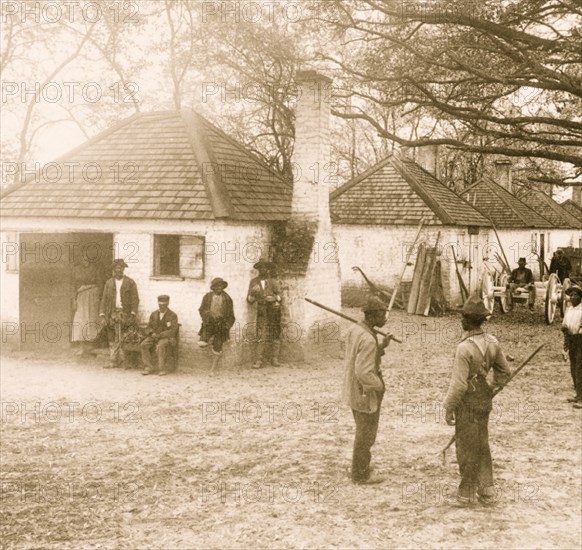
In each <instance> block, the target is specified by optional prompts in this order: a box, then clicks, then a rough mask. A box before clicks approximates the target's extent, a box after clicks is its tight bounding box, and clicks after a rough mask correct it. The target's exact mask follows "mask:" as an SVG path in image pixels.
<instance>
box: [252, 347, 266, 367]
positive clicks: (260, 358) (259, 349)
mask: <svg viewBox="0 0 582 550" xmlns="http://www.w3.org/2000/svg"><path fill="white" fill-rule="evenodd" d="M264 354H265V342H259V343H258V344H257V357H256V360H255V364H254V365H253V369H262V368H263V356H264Z"/></svg>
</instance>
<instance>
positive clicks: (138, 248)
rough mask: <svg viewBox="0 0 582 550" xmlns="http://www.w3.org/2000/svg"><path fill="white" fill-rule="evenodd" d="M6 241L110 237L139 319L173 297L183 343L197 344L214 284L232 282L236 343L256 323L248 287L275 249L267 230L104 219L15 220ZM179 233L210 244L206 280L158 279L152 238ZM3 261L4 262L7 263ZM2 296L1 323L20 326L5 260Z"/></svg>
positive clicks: (6, 226) (14, 283)
mask: <svg viewBox="0 0 582 550" xmlns="http://www.w3.org/2000/svg"><path fill="white" fill-rule="evenodd" d="M2 228H3V232H2V238H3V239H4V240H5V239H6V238H7V234H8V233H9V232H11V231H18V232H26V233H71V232H79V233H97V232H104V233H112V232H113V234H114V242H115V247H116V251H118V256H119V257H123V258H125V259H126V261H127V263H128V264H129V268H128V269H126V275H127V276H129V277H131V278H132V279H134V280H135V282H136V284H137V287H138V291H139V295H140V307H139V312H138V315H139V317H140V319H141V320H142V321H147V319H148V318H149V314H150V313H151V312H152V311H153V310H155V309H156V308H157V296H158V295H159V294H169V295H170V297H171V303H170V307H171V309H173V310H174V311H175V312H176V313H177V314H178V318H179V320H180V323H182V329H181V333H180V334H181V339H182V341H183V342H184V343H190V344H192V343H194V342H197V341H198V336H197V333H198V331H199V329H200V324H201V320H200V316H199V314H198V308H199V307H200V302H201V300H202V296H203V295H204V293H206V292H208V291H209V290H210V289H209V285H210V281H211V279H213V278H214V277H222V278H223V279H226V280H227V281H228V282H229V286H228V289H227V292H228V293H229V294H230V296H231V297H232V299H233V301H234V308H235V315H236V318H237V324H236V325H235V327H234V329H233V338H235V339H237V338H238V339H239V340H240V338H241V335H242V332H243V330H244V329H245V325H246V324H247V323H248V322H249V321H252V310H251V306H249V305H248V304H247V302H246V294H247V290H248V284H249V281H250V279H251V277H253V276H254V275H255V274H256V272H255V271H254V270H253V264H254V263H255V262H256V261H258V259H259V257H260V256H261V252H263V253H264V255H265V256H267V255H268V251H269V247H270V246H272V244H271V242H270V239H271V233H270V229H269V225H268V224H266V223H264V224H261V225H256V224H250V223H248V224H245V223H236V224H227V223H225V222H218V221H217V222H207V221H200V222H180V221H167V220H164V221H163V222H156V221H155V220H104V219H95V220H93V219H54V220H52V219H42V220H41V219H36V220H28V219H16V218H4V219H3V220H2ZM159 233H175V234H181V235H199V236H204V237H205V239H206V261H205V274H204V278H203V279H186V280H154V279H153V278H152V268H153V237H152V235H153V234H159ZM3 260H4V259H3ZM1 275H2V277H1V287H0V295H1V300H2V302H1V303H2V312H1V320H2V322H3V323H4V322H8V321H10V322H17V321H18V316H19V306H18V274H17V273H8V272H7V263H6V262H5V261H3V263H2V269H1Z"/></svg>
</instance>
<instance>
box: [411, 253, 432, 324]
mask: <svg viewBox="0 0 582 550" xmlns="http://www.w3.org/2000/svg"><path fill="white" fill-rule="evenodd" d="M435 261H436V249H435V248H429V249H427V251H426V258H425V260H424V266H423V269H422V277H421V279H420V289H419V291H418V300H417V302H416V310H415V313H416V314H417V315H423V314H424V310H425V308H426V304H427V303H428V302H429V299H430V280H431V277H432V273H433V269H434V263H435Z"/></svg>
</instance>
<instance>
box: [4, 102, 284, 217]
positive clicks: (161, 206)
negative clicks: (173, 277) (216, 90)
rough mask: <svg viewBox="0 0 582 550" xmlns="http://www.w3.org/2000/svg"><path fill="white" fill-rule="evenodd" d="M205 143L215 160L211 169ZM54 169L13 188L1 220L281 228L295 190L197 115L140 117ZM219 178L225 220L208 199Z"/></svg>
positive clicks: (171, 113)
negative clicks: (218, 222) (240, 223)
mask: <svg viewBox="0 0 582 550" xmlns="http://www.w3.org/2000/svg"><path fill="white" fill-rule="evenodd" d="M192 128H194V130H195V131H196V132H198V134H195V135H192V133H191V130H192ZM194 142H196V143H194ZM200 144H202V147H203V148H206V149H205V150H204V151H203V153H204V155H203V157H204V158H209V159H211V161H210V162H208V163H205V164H204V166H201V165H200V155H198V156H197V154H196V151H195V146H196V145H198V146H200ZM197 152H198V153H200V148H198V151H197ZM57 166H58V167H59V168H60V169H61V174H60V177H55V175H54V174H55V173H58V168H57ZM51 167H53V168H52V171H49V170H46V169H43V170H41V172H40V173H39V174H38V175H37V176H36V177H33V178H30V180H28V181H26V182H24V183H19V184H17V185H15V186H13V187H11V188H9V189H7V190H6V192H5V193H4V195H3V197H2V201H1V213H2V215H3V216H25V217H26V216H35V217H43V216H50V217H55V216H59V217H64V216H67V217H93V218H95V217H99V218H130V219H138V218H150V219H189V220H206V219H216V218H217V217H227V218H229V219H233V220H244V221H279V220H286V219H288V218H289V216H290V214H291V196H292V184H291V183H290V182H286V181H284V180H283V179H282V178H281V177H280V176H279V175H277V174H276V173H274V172H273V171H272V170H270V169H269V168H268V167H267V166H266V165H265V164H264V163H263V162H261V161H260V160H259V159H257V158H256V157H254V156H253V155H252V154H251V153H249V152H248V151H247V150H246V149H245V148H244V147H243V146H241V145H240V144H238V143H236V142H235V141H234V140H232V139H230V138H229V137H228V136H226V135H225V134H224V133H223V132H222V131H220V130H219V129H218V128H216V127H215V126H213V125H212V124H211V123H210V122H208V121H207V120H206V119H204V118H203V117H201V116H200V115H198V114H197V113H194V112H193V111H181V112H178V111H165V112H156V113H147V114H139V115H134V116H132V117H130V118H129V119H126V120H124V121H122V122H121V123H119V124H117V125H115V126H114V127H112V128H110V129H109V130H106V131H104V132H102V133H101V134H99V135H97V136H96V137H95V138H93V139H91V140H89V141H88V142H87V143H85V144H83V145H81V146H80V147H78V148H76V149H74V150H73V151H71V153H69V154H68V155H65V156H64V157H62V158H61V159H58V160H57V161H56V162H55V163H51ZM216 173H218V174H219V176H217V178H219V179H220V178H221V179H220V183H221V184H223V187H224V188H225V192H226V195H227V196H226V197H221V200H222V201H223V202H220V201H219V202H218V204H219V205H222V204H223V203H226V204H227V205H228V207H229V208H228V209H227V210H228V211H227V212H226V215H225V213H224V212H221V213H220V215H217V212H216V208H217V206H216V205H217V201H216V200H215V199H216V197H213V196H209V193H213V192H215V190H217V189H218V188H217V187H216V186H214V187H213V186H209V185H208V181H209V180H210V179H212V174H216ZM204 178H208V179H207V180H205V179H204ZM215 179H216V178H215ZM213 183H214V184H216V182H215V181H214V182H213ZM218 191H220V189H218ZM218 191H216V192H218Z"/></svg>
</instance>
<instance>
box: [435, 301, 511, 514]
mask: <svg viewBox="0 0 582 550" xmlns="http://www.w3.org/2000/svg"><path fill="white" fill-rule="evenodd" d="M489 315H490V312H489V311H488V310H487V308H486V307H485V305H484V304H483V301H482V300H481V298H480V297H479V295H477V294H474V295H472V296H471V297H470V298H469V299H468V300H467V301H466V302H465V305H464V306H463V316H462V319H461V324H462V326H463V331H464V333H463V336H462V338H461V342H460V343H459V345H458V346H457V351H456V353H455V360H454V363H453V372H452V376H451V381H450V385H449V389H448V392H447V396H446V398H445V403H444V408H445V410H446V417H445V418H446V422H447V424H448V425H449V426H455V438H456V449H457V462H458V464H459V471H460V473H461V484H460V486H459V490H458V493H457V502H458V504H459V505H461V506H466V505H470V504H473V503H474V502H475V501H476V498H477V497H478V498H479V501H480V502H481V503H482V504H486V505H488V504H493V503H494V502H495V486H494V484H493V467H492V461H491V450H490V448H489V434H488V424H489V414H490V412H491V409H492V398H493V395H494V393H495V390H496V388H499V387H502V386H504V385H505V384H506V383H507V382H508V381H509V378H510V376H511V371H510V370H509V367H508V366H507V361H506V359H505V356H504V355H503V352H502V351H501V348H500V346H499V344H498V342H497V339H496V338H495V337H494V336H492V335H491V334H486V333H485V332H484V331H483V329H482V328H481V325H482V324H483V322H484V321H485V320H486V318H487V317H488V316H489ZM490 370H493V374H494V377H493V385H492V386H490V385H489V384H488V383H487V374H488V373H489V371H490Z"/></svg>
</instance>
